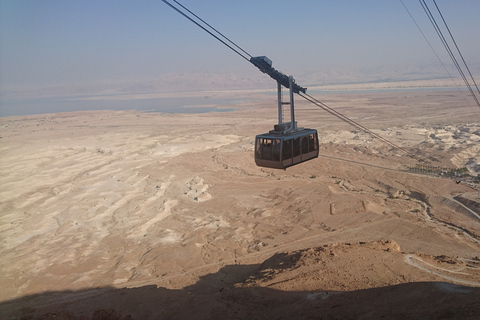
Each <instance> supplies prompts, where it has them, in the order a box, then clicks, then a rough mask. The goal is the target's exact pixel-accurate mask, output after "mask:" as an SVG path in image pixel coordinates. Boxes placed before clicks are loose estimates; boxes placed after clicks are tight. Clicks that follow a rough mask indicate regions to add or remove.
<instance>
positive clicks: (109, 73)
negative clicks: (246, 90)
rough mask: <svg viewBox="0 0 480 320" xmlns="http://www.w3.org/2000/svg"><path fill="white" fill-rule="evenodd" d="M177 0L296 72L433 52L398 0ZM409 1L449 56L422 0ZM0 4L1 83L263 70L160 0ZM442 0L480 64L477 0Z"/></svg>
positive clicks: (464, 46)
mask: <svg viewBox="0 0 480 320" xmlns="http://www.w3.org/2000/svg"><path fill="white" fill-rule="evenodd" d="M179 2H181V3H182V4H183V5H185V6H186V7H188V8H189V9H190V10H192V11H193V12H195V13H196V14H197V15H199V16H200V17H202V18H203V19H204V20H206V21H207V22H209V23H210V24H211V25H213V26H214V27H216V28H217V29H218V30H219V31H221V32H222V33H224V34H225V35H227V36H228V37H230V38H231V39H232V40H233V41H235V42H236V43H237V44H238V45H240V46H241V47H242V48H243V49H245V50H246V51H247V52H249V53H250V54H252V55H253V56H256V55H266V56H268V57H269V58H270V59H272V60H273V62H274V67H276V68H278V69H279V70H281V71H283V72H285V73H288V74H293V75H294V76H295V75H296V74H297V73H298V74H301V73H305V72H316V71H319V70H359V69H365V70H370V69H372V68H376V67H384V66H388V65H406V66H407V65H416V64H420V63H426V62H434V63H436V61H437V60H436V58H435V56H434V54H433V52H432V51H431V49H430V48H429V47H428V44H427V43H426V42H425V40H424V39H423V37H422V35H421V33H420V32H419V31H418V29H417V27H416V26H415V24H414V22H413V21H412V19H411V18H410V16H409V15H408V13H407V11H406V10H405V8H404V7H403V5H402V3H401V1H400V0H362V1H359V0H349V1H347V0H335V1H333V0H328V1H327V0H310V1H306V0H295V1H294V0H290V1H286V0H275V1H274V0H236V1H234V0H179ZM404 3H405V5H406V6H407V7H408V9H409V10H410V11H411V13H412V15H413V16H414V17H415V19H416V21H417V23H419V25H420V26H421V28H422V30H423V32H424V33H425V34H426V36H427V37H428V39H429V41H430V42H431V43H432V45H434V47H435V49H436V50H437V53H439V54H440V55H441V57H442V59H443V60H444V62H448V63H450V61H449V60H448V57H447V56H446V52H445V49H443V47H442V46H441V44H440V42H439V39H438V37H437V35H436V34H434V32H433V29H432V26H431V24H430V22H429V21H428V19H427V16H426V15H425V13H424V12H423V9H422V8H421V6H420V4H419V2H418V1H416V0H404ZM427 3H428V4H429V6H430V7H431V9H434V8H435V7H434V5H433V2H432V1H431V0H427ZM0 4H1V6H0V32H1V33H0V85H1V86H2V87H8V86H13V85H15V86H18V85H51V84H72V83H89V82H95V81H100V80H106V81H108V80H113V79H122V80H128V79H137V80H138V79H142V78H143V77H146V78H148V77H155V76H157V75H160V74H163V73H169V72H214V73H216V72H227V73H238V74H254V73H259V72H258V70H256V69H255V68H254V67H253V66H252V65H250V64H248V63H247V62H246V61H244V60H243V59H241V58H240V57H239V56H237V55H236V54H235V53H234V52H232V51H231V50H230V49H228V48H226V47H225V46H224V45H223V44H221V43H219V42H218V41H217V40H215V39H214V38H212V37H211V36H210V35H208V34H206V33H205V32H204V31H202V30H201V29H199V28H198V27H196V26H195V25H193V24H192V23H191V22H190V21H188V20H186V19H185V18H184V17H182V16H181V15H179V14H178V13H177V12H175V11H173V10H172V9H171V8H170V7H168V6H167V5H166V4H165V3H163V2H162V1H161V0H138V1H132V0H130V1H124V0H101V1H99V0H94V1H90V0H82V1H73V0H72V1H67V0H42V1H36V0H0ZM437 4H438V5H439V7H440V9H441V10H442V13H443V14H444V17H445V19H446V21H447V23H448V24H449V27H450V29H451V31H452V33H453V35H454V36H455V38H456V40H457V44H458V45H459V47H460V49H461V50H462V53H463V54H464V57H465V59H466V60H467V62H468V63H469V64H472V65H477V66H478V65H479V64H480V54H479V53H480V19H479V14H480V1H478V0H455V1H452V0H437ZM259 76H263V75H262V74H260V73H259Z"/></svg>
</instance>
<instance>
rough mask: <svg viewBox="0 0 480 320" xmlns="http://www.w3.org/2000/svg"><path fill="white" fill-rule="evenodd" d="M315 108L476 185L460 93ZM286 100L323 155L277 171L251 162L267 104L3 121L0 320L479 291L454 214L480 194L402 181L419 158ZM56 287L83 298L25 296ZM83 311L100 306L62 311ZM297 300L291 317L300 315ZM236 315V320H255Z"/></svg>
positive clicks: (203, 314) (469, 114)
mask: <svg viewBox="0 0 480 320" xmlns="http://www.w3.org/2000/svg"><path fill="white" fill-rule="evenodd" d="M223 94H226V93H223ZM232 94H233V95H234V96H235V97H237V96H238V95H239V93H238V92H235V93H232ZM255 94H258V93H255ZM259 97H261V95H260V96H259ZM318 97H319V99H320V100H322V101H324V102H325V103H327V104H328V105H329V106H331V107H333V108H335V109H336V110H338V111H340V112H342V113H344V114H346V115H348V116H349V117H351V118H353V119H355V120H356V121H358V122H359V123H361V124H362V125H364V126H366V127H368V128H370V129H372V130H373V131H374V132H375V133H377V134H379V135H381V136H383V137H385V138H386V139H388V140H390V141H392V142H394V143H396V144H398V145H400V146H402V147H404V148H407V149H408V150H410V151H411V152H414V153H416V154H417V155H418V156H420V157H422V158H424V159H426V160H427V161H430V165H435V166H446V167H455V166H457V167H462V166H465V165H466V166H467V167H468V168H469V170H470V173H471V174H474V173H475V174H477V173H478V172H480V166H479V164H480V156H479V151H480V149H479V140H480V121H479V118H478V114H479V112H478V111H477V110H474V109H473V108H472V107H470V106H467V105H466V104H465V102H464V101H463V98H461V97H458V93H456V92H433V93H431V92H430V93H429V92H413V93H412V92H409V93H384V94H355V95H353V94H349V95H325V96H318ZM264 99H265V98H264ZM297 101H298V102H297V108H298V111H297V121H298V122H299V125H301V126H303V127H312V128H316V129H317V130H318V131H319V138H320V143H321V147H320V155H321V156H320V157H319V158H318V159H315V160H312V161H309V162H307V163H305V164H302V165H299V166H295V167H292V168H289V169H288V170H287V171H280V170H271V169H267V168H259V167H256V166H255V164H254V161H253V143H254V136H255V134H259V133H264V132H267V131H268V130H270V129H272V127H273V124H274V123H275V121H276V119H275V117H276V109H275V97H274V96H271V97H270V96H269V97H268V98H266V100H261V101H256V100H254V101H245V102H242V103H241V104H239V105H237V106H236V108H237V110H236V111H235V112H229V113H209V114H155V113H139V112H133V111H132V112H124V111H122V112H115V111H92V112H75V113H65V114H47V115H38V116H26V117H11V118H1V119H0V126H1V129H0V136H1V140H0V176H1V178H0V179H1V180H0V181H1V184H0V201H1V204H0V208H1V216H0V240H1V246H0V270H1V274H0V284H1V287H2V290H1V291H0V301H2V302H1V303H0V310H1V311H2V312H4V313H3V315H5V316H9V317H10V316H12V315H16V316H21V315H27V316H29V315H31V316H35V315H36V316H39V315H42V314H45V313H46V312H48V311H49V310H57V311H58V310H67V311H68V312H72V314H73V315H74V316H75V315H77V316H78V315H79V314H82V312H84V313H83V314H86V315H87V316H91V314H92V312H93V311H94V310H98V309H108V308H110V309H115V310H117V311H118V312H120V313H122V314H124V315H127V314H131V315H132V317H133V318H135V319H144V318H152V319H155V318H162V317H166V318H168V315H170V317H171V318H178V319H180V318H182V315H183V313H182V312H183V311H182V308H181V307H180V306H179V305H178V304H176V303H169V302H168V301H170V300H169V298H168V296H169V295H171V299H173V300H175V299H179V300H178V301H183V300H182V299H187V298H186V296H185V297H184V296H183V295H184V294H187V291H192V290H193V291H195V290H197V291H198V292H204V293H198V294H197V295H196V296H195V297H196V299H197V300H192V301H190V300H188V299H187V300H185V301H184V302H185V303H189V304H190V307H191V308H192V309H191V311H192V312H198V313H196V314H197V315H198V318H205V319H206V318H215V317H213V316H212V313H209V312H207V311H205V310H207V309H208V308H209V306H210V307H211V308H216V307H218V308H220V307H219V306H223V307H225V305H224V304H223V303H224V302H225V301H230V300H228V299H233V300H235V301H244V302H245V305H248V306H249V307H248V308H250V309H251V312H252V313H251V314H250V315H252V316H254V317H262V316H261V315H262V314H263V313H262V312H263V311H262V310H261V308H260V309H255V308H256V307H255V306H256V305H255V304H254V303H253V302H251V301H250V300H249V298H245V295H247V296H250V293H247V292H249V291H244V289H245V290H247V289H248V288H253V287H255V288H264V287H265V288H267V287H268V288H271V289H272V290H273V289H275V290H280V291H285V292H286V291H288V292H291V293H292V294H293V293H294V292H306V291H309V292H310V293H309V294H310V295H309V296H308V301H311V302H309V303H320V302H319V301H320V300H325V299H324V298H328V299H343V298H337V297H335V298H334V297H331V294H329V293H326V292H330V293H331V292H332V291H335V292H345V293H344V296H343V297H348V295H345V294H346V292H353V290H358V289H371V288H378V287H384V286H392V285H398V284H408V283H416V282H436V281H441V282H450V283H456V284H459V285H467V286H473V287H480V260H478V257H480V219H478V212H477V215H476V214H475V212H473V211H472V210H471V209H469V208H467V207H465V206H464V205H463V204H461V203H459V202H457V201H456V200H455V199H453V197H454V196H457V195H462V194H464V195H465V196H466V197H468V198H469V199H472V201H476V200H475V199H478V198H479V197H478V192H479V191H478V190H479V189H474V188H472V187H469V186H468V185H466V184H464V183H460V184H457V183H455V181H454V180H450V179H441V178H435V177H430V176H424V175H419V174H413V173H409V172H405V171H404V169H405V168H406V166H414V165H415V163H416V162H415V160H413V159H411V158H408V157H406V156H405V155H403V154H402V153H401V152H399V151H396V150H392V148H391V147H388V146H385V145H384V144H382V143H381V142H379V141H377V140H375V139H372V138H371V137H370V136H369V135H367V134H365V133H362V132H360V131H359V130H358V129H355V128H353V127H349V126H348V125H347V124H345V123H343V122H341V121H340V120H338V119H336V118H333V117H332V116H330V115H328V114H327V113H325V112H324V111H321V110H318V108H316V107H314V106H311V105H307V104H306V103H305V102H303V101H300V99H297ZM228 108H231V106H228ZM387 240H389V241H387ZM385 241H387V242H385ZM345 243H349V244H348V245H347V244H345ZM309 248H311V249H309ZM319 248H324V249H319ZM298 250H305V251H298ZM308 250H311V251H308ZM439 256H442V257H444V258H438V257H439ZM281 257H284V258H281ZM287 258H288V259H287ZM272 259H273V260H272ZM275 259H280V260H281V259H286V260H285V261H284V260H281V261H280V260H278V261H277V260H275ZM289 259H290V260H289ZM292 259H293V260H292ZM442 259H443V260H442ZM264 261H265V262H264ZM288 261H290V262H288ZM262 262H264V263H263V264H262V265H259V264H261V263H262ZM274 262H275V263H274ZM287 262H288V263H287ZM300 262H301V263H300ZM284 264H285V266H284V267H281V268H280V267H279V265H284ZM287 265H288V267H287ZM235 266H237V267H238V270H237V269H235V268H237V267H235ZM235 270H236V271H235ZM209 274H211V275H209ZM209 277H210V278H209ZM209 279H210V280H209ZM149 285H155V286H158V287H159V288H164V289H162V290H161V291H155V292H153V291H149V290H150V289H148V288H150V287H149ZM189 286H190V287H189ZM104 287H105V288H118V290H120V289H121V288H139V289H135V290H140V289H141V288H145V290H147V291H148V292H150V293H147V291H145V292H143V291H142V292H140V291H138V292H137V291H135V294H134V295H132V296H130V295H129V294H127V295H128V296H129V297H130V298H131V299H132V300H131V302H130V304H129V303H127V302H125V301H124V300H122V299H120V298H118V295H119V294H123V293H121V292H123V291H121V290H120V291H118V292H117V293H115V291H111V290H109V291H107V292H106V293H105V292H103V291H99V290H97V289H95V288H104ZM188 288H190V289H188ZM212 288H215V289H212ZM415 288H416V287H415ZM422 288H423V287H422ZM425 288H426V287H425ZM425 288H423V289H421V290H427V291H428V292H430V293H431V292H433V291H431V290H440V289H441V290H443V291H442V292H446V289H445V288H457V287H448V286H445V285H444V286H442V287H438V288H440V289H432V288H433V287H432V288H430V287H428V288H427V289H425ZM435 288H437V287H435ZM90 289H91V290H90ZM219 289H222V290H223V289H226V290H227V291H225V292H229V293H228V294H227V293H224V294H225V295H227V296H222V295H220V296H215V298H212V299H213V300H209V299H210V298H209V297H210V293H209V292H210V291H209V290H214V292H217V291H218V290H219ZM417 289H418V288H417ZM417 289H415V290H417ZM65 290H86V291H75V292H70V293H67V292H64V293H58V294H52V293H48V294H44V295H38V296H35V297H32V298H30V299H27V300H25V298H22V297H25V296H28V295H34V294H40V293H43V292H47V291H54V292H62V291H65ZM130 290H134V289H130ZM156 290H160V289H156ZM168 290H172V291H168ZM174 290H177V291H174ZM178 290H179V291H178ZM182 290H185V291H182ZM215 290H217V291H215ZM248 290H250V289H248ZM392 290H394V289H392ZM395 290H397V289H395ZM398 290H400V289H398ZM402 290H403V289H402ZM402 290H400V291H399V293H398V294H400V293H402V292H404V291H402ZM412 290H413V289H412ZM418 290H420V289H418ZM429 290H430V291H429ZM452 290H453V289H452ZM455 290H456V289H455ZM458 290H460V291H461V289H458ZM472 290H473V289H472ZM475 290H476V291H468V294H467V296H468V298H465V297H457V298H455V299H457V300H455V299H454V298H452V297H450V296H449V297H448V298H449V299H454V300H452V302H451V303H452V305H453V304H454V303H460V302H459V301H464V302H465V301H470V300H468V299H471V298H472V297H476V298H478V297H480V292H479V291H478V290H477V289H475ZM447 291H448V290H447ZM128 292H132V293H133V292H134V291H128ZM256 292H257V293H258V295H259V296H261V297H265V299H267V300H268V299H274V298H272V297H273V296H275V297H276V295H277V293H274V294H273V293H271V292H270V291H269V292H270V293H265V291H256ZM365 292H367V291H365ZM416 292H417V291H416ZM418 292H420V291H418ZM422 292H423V291H422ZM435 292H436V291H435ZM177 294H178V295H180V296H179V297H177V296H176V295H177ZM204 294H205V295H204ZM270 294H273V296H269V295H270ZM362 294H363V293H362ZM372 294H373V293H372ZM473 294H475V295H476V296H472V295H473ZM99 295H100V297H103V298H101V299H97V298H98V296H99ZM109 295H115V297H117V298H118V299H117V298H115V299H114V298H112V297H111V296H109ZM90 296H92V297H97V298H92V299H90V300H85V302H84V303H78V304H76V303H72V301H78V300H79V299H87V298H88V297H90ZM254 296H255V295H254ZM340 296H342V295H339V297H340ZM108 297H110V298H108ZM136 297H138V299H141V301H142V302H140V301H139V300H135V299H137V298H136ZM152 297H157V298H159V297H162V299H163V300H162V301H164V300H165V299H166V300H165V301H164V302H161V303H160V302H158V301H157V302H155V303H154V302H151V300H149V299H153V298H152ZM165 297H166V298H165ZM222 297H223V298H222ZM228 297H230V298H228ZM232 297H235V298H232ZM241 297H243V298H241ZM268 297H270V298H268ZM319 297H321V298H322V299H319ZM11 299H14V300H13V301H11V302H8V303H7V302H5V301H7V300H11ZM159 299H160V298H159ZM242 299H243V300H242ZM345 299H347V298H345ZM233 300H232V301H233ZM280 300H281V299H280ZM280 300H279V301H280ZM479 300H480V299H477V300H476V301H479ZM67 301H70V302H69V303H67ZM99 301H101V302H103V304H102V303H100V302H99ZM107 301H109V302H107ZM112 301H117V302H116V303H115V302H112ZM187 301H190V302H187ZM194 301H197V302H194ZM200 301H201V302H200ZM249 301H250V302H249ZM252 301H253V300H252ZM295 301H296V300H294V301H292V306H291V310H297V309H298V308H300V309H301V306H303V305H299V304H295ZM332 301H333V300H332ZM339 301H340V300H339ZM345 301H347V300H345ZM141 303H145V305H144V306H143V307H142V308H140V309H139V308H138V307H137V305H139V304H141ZM150 303H151V304H150ZM225 303H226V302H225ZM279 303H280V302H279ZM302 303H303V302H302ZM328 303H330V302H328ZM332 303H333V302H332ZM412 303H413V302H412ZM465 303H466V302H465ZM154 305H156V306H157V307H158V306H161V308H160V309H158V308H157V307H153V306H154ZM241 305H242V304H241V303H240V305H239V306H241ZM309 306H310V307H312V306H311V305H309ZM27 307H28V308H27ZM223 307H222V308H223ZM149 308H151V309H149ZM169 308H170V309H169ZM239 308H240V309H238V310H237V311H238V315H240V316H239V317H241V315H244V316H248V315H249V314H248V313H245V310H243V309H242V308H241V307H239ZM302 308H304V310H310V309H308V308H305V306H303V307H302ZM312 308H313V307H312ZM378 308H379V309H378V310H382V309H381V307H378ZM385 308H386V307H385ZM388 308H389V309H388V310H390V309H391V308H392V307H391V306H389V307H388ZM402 308H403V307H402ZM444 308H448V305H447V304H445V305H444ZM475 308H476V309H474V310H476V311H478V310H480V306H479V305H478V304H477V305H476V307H475ZM220 309H221V308H220ZM255 310H256V311H255ZM312 310H314V309H312ZM339 310H340V309H339ZM341 310H343V311H342V312H344V313H343V314H344V315H348V314H350V313H349V312H353V311H351V310H350V309H348V307H345V308H343V309H341ZM385 310H387V309H385ZM385 310H384V311H385ZM412 310H413V309H412ZM432 310H433V309H432ZM67 311H65V312H67ZM423 311H425V310H423ZM427 311H428V310H427ZM68 312H67V313H68ZM162 312H163V313H162ZM242 312H243V313H242ZM305 312H307V311H305ZM312 312H313V311H312ZM339 312H340V311H339ZM365 312H366V311H365ZM385 312H387V311H385ZM388 312H390V311H388ZM419 312H420V311H419ZM432 312H433V311H432ZM281 314H282V313H280V315H281ZM307 314H308V312H307ZM340 314H342V313H340ZM384 314H388V313H384ZM427 314H428V313H427ZM0 315H1V314H0ZM463 315H465V314H463ZM271 316H272V317H274V314H273V313H272V314H271ZM65 317H66V318H68V317H69V316H68V314H67V315H66V316H65Z"/></svg>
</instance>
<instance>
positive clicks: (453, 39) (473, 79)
mask: <svg viewBox="0 0 480 320" xmlns="http://www.w3.org/2000/svg"><path fill="white" fill-rule="evenodd" d="M433 3H434V4H435V7H436V8H437V11H438V13H439V14H440V17H441V18H442V21H443V24H444V25H445V28H447V31H448V34H449V35H450V38H452V41H453V44H454V45H455V48H456V49H457V51H458V54H459V55H460V58H462V62H463V64H464V65H465V68H466V69H467V71H468V74H469V75H470V78H472V82H473V84H474V85H475V88H477V91H478V93H480V89H479V88H478V86H477V83H476V82H475V78H474V77H473V75H472V73H471V72H470V68H469V67H468V65H467V63H466V62H465V59H464V58H463V55H462V53H461V52H460V49H459V48H458V46H457V42H456V41H455V38H454V37H453V35H452V33H451V32H450V28H449V27H448V25H447V22H446V21H445V19H444V18H443V14H442V12H441V11H440V8H439V7H438V5H437V2H436V1H435V0H433Z"/></svg>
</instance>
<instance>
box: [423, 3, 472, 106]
mask: <svg viewBox="0 0 480 320" xmlns="http://www.w3.org/2000/svg"><path fill="white" fill-rule="evenodd" d="M419 2H420V4H421V5H422V8H423V10H424V11H425V13H426V14H427V17H428V19H429V20H430V22H431V23H432V25H433V28H434V29H435V31H436V32H437V35H438V36H439V38H440V40H441V41H442V44H443V46H444V47H445V49H446V50H447V52H448V54H449V56H450V58H451V59H452V61H453V64H454V65H455V67H456V68H457V70H458V72H459V73H460V76H461V77H462V79H463V81H464V82H465V85H466V86H467V88H468V91H469V92H470V94H471V95H472V97H473V99H474V100H475V103H476V104H477V106H478V107H479V108H480V102H479V101H478V99H477V96H476V95H475V92H474V91H473V89H472V87H471V85H470V83H469V82H468V80H467V77H466V76H465V74H464V73H463V70H462V68H461V67H460V64H459V63H458V61H457V59H456V58H455V55H454V54H453V52H452V50H451V49H450V46H449V45H448V42H447V40H446V39H445V37H444V36H443V33H442V30H441V29H440V27H439V26H438V24H437V21H436V20H435V17H434V16H433V14H432V12H431V11H430V9H429V8H428V5H427V3H426V2H425V0H419Z"/></svg>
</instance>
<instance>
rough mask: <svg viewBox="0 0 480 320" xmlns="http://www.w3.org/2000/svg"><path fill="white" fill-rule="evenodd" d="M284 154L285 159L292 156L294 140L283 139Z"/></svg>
mask: <svg viewBox="0 0 480 320" xmlns="http://www.w3.org/2000/svg"><path fill="white" fill-rule="evenodd" d="M282 156H283V157H282V159H283V160H286V159H291V158H292V140H284V141H283V149H282Z"/></svg>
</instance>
